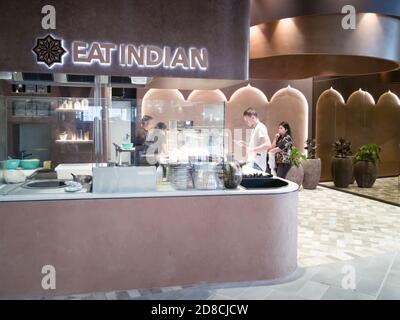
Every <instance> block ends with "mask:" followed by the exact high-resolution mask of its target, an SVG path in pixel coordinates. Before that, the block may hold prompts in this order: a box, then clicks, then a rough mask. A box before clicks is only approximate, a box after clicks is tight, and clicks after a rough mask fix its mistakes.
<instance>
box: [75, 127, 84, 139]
mask: <svg viewBox="0 0 400 320" xmlns="http://www.w3.org/2000/svg"><path fill="white" fill-rule="evenodd" d="M76 131H77V138H78V140H83V130H82V129H77V130H76Z"/></svg>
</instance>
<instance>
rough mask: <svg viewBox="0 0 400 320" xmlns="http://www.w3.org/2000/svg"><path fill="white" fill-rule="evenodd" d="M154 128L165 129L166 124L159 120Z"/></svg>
mask: <svg viewBox="0 0 400 320" xmlns="http://www.w3.org/2000/svg"><path fill="white" fill-rule="evenodd" d="M155 128H156V129H160V130H167V125H166V124H165V123H164V122H159V123H157V124H156V126H155Z"/></svg>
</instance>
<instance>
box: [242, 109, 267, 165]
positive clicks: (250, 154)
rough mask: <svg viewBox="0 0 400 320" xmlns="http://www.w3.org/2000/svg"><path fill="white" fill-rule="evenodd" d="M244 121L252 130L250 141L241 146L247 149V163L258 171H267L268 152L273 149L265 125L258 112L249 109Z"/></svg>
mask: <svg viewBox="0 0 400 320" xmlns="http://www.w3.org/2000/svg"><path fill="white" fill-rule="evenodd" d="M243 120H244V122H245V123H246V125H247V126H248V127H249V128H252V131H251V136H250V141H249V143H248V144H247V143H246V142H244V141H241V142H240V144H241V145H242V146H244V147H246V151H247V152H246V153H247V162H248V163H249V164H250V165H251V166H252V167H253V168H254V169H256V170H260V171H263V172H265V171H266V170H267V152H268V149H269V148H270V147H271V140H270V139H269V136H268V130H267V127H266V126H265V124H263V123H262V122H261V121H260V120H259V119H258V115H257V112H256V110H254V109H253V108H248V109H246V110H245V111H244V112H243Z"/></svg>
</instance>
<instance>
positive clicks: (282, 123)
mask: <svg viewBox="0 0 400 320" xmlns="http://www.w3.org/2000/svg"><path fill="white" fill-rule="evenodd" d="M279 126H282V127H284V128H285V130H286V134H288V135H289V136H292V130H290V126H289V123H287V122H286V121H282V122H281V123H280V124H279Z"/></svg>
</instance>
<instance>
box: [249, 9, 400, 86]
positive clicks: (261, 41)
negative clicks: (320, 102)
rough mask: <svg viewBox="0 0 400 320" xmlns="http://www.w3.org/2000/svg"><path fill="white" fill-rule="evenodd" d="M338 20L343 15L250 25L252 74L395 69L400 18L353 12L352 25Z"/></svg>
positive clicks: (297, 75) (273, 75)
mask: <svg viewBox="0 0 400 320" xmlns="http://www.w3.org/2000/svg"><path fill="white" fill-rule="evenodd" d="M300 2H301V1H300ZM366 2H368V1H366ZM342 19H343V15H342V14H329V15H311V16H302V17H296V18H286V19H282V20H277V21H273V22H266V23H262V24H259V25H256V26H253V27H251V29H250V78H253V79H302V78H307V77H312V76H331V75H360V74H371V73H379V72H386V71H392V70H396V69H398V68H399V63H400V19H398V18H396V17H392V16H384V15H378V14H372V13H363V14H357V19H356V20H357V24H356V29H344V28H343V27H342Z"/></svg>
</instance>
